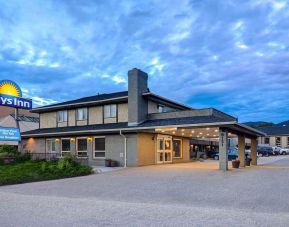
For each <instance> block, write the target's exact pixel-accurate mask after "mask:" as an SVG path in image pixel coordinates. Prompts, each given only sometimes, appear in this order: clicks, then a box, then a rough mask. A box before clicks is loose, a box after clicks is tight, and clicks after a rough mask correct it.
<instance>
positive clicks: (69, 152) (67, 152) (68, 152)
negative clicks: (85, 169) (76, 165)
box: [60, 138, 71, 157]
mask: <svg viewBox="0 0 289 227" xmlns="http://www.w3.org/2000/svg"><path fill="white" fill-rule="evenodd" d="M63 140H68V141H69V151H63V150H62V141H63ZM60 141H61V142H60V152H61V157H63V155H62V153H66V154H71V140H70V138H61V140H60Z"/></svg>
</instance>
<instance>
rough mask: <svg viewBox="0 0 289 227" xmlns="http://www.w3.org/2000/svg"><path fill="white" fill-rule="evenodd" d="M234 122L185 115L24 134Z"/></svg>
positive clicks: (227, 119)
mask: <svg viewBox="0 0 289 227" xmlns="http://www.w3.org/2000/svg"><path fill="white" fill-rule="evenodd" d="M224 122H232V119H231V118H220V117H216V116H195V117H184V118H170V119H157V120H147V121H145V122H143V123H141V124H139V125H137V126H128V124H127V123H126V122H125V123H113V124H97V125H86V126H70V127H59V128H43V129H36V130H32V131H28V132H25V133H23V134H22V136H24V137H25V136H26V135H27V137H28V136H29V135H33V136H37V135H45V134H47V135H53V134H54V133H56V134H60V133H61V135H65V134H93V133H94V132H93V131H100V133H101V131H103V132H113V131H116V130H120V129H122V130H134V129H136V130H142V129H146V128H148V127H151V128H154V127H161V126H184V127H185V126H186V125H194V124H196V125H197V124H206V123H220V125H221V124H222V123H224Z"/></svg>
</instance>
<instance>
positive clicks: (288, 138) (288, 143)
mask: <svg viewBox="0 0 289 227" xmlns="http://www.w3.org/2000/svg"><path fill="white" fill-rule="evenodd" d="M287 147H289V137H287Z"/></svg>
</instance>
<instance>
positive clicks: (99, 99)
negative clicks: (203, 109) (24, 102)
mask: <svg viewBox="0 0 289 227" xmlns="http://www.w3.org/2000/svg"><path fill="white" fill-rule="evenodd" d="M143 96H144V97H147V98H148V99H151V100H155V101H158V102H160V103H165V104H167V105H169V106H172V107H175V108H177V109H181V110H183V109H186V110H189V109H192V108H191V107H189V106H187V105H185V104H182V103H178V102H175V101H173V100H170V99H167V98H164V97H161V96H158V95H156V94H154V93H151V92H149V91H148V92H146V93H144V94H143ZM127 100H128V91H121V92H114V93H109V94H98V95H94V96H89V97H84V98H80V99H74V100H70V101H67V102H61V103H56V104H52V105H47V106H41V107H37V108H34V109H33V110H32V111H31V112H34V113H41V112H48V111H54V110H60V109H73V108H76V107H86V106H93V105H97V104H109V103H116V102H127Z"/></svg>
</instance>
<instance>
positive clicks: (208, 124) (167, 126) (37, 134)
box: [23, 121, 238, 137]
mask: <svg viewBox="0 0 289 227" xmlns="http://www.w3.org/2000/svg"><path fill="white" fill-rule="evenodd" d="M237 123H238V122H236V121H228V122H213V123H198V124H183V125H162V126H147V127H127V128H118V129H96V130H95V129H94V130H81V131H68V132H48V133H36V134H33V133H31V134H28V133H27V134H24V135H23V136H24V137H29V136H41V135H61V134H75V133H83V132H86V133H93V132H118V131H121V130H126V131H135V130H147V129H155V128H185V127H206V126H226V125H233V124H237Z"/></svg>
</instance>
